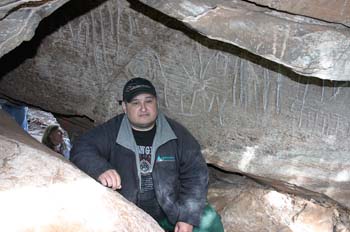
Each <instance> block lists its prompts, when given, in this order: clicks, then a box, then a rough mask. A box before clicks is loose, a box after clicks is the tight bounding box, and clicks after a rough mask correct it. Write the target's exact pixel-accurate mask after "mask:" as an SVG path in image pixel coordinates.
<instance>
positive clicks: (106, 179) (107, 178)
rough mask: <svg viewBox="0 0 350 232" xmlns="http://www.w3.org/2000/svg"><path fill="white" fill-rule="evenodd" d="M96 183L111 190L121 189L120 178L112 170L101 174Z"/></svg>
mask: <svg viewBox="0 0 350 232" xmlns="http://www.w3.org/2000/svg"><path fill="white" fill-rule="evenodd" d="M98 181H100V182H101V184H102V185H104V186H106V187H109V188H111V189H113V190H117V189H121V188H122V185H121V179H120V176H119V174H118V172H117V171H116V170H114V169H109V170H107V171H105V172H104V173H102V174H101V175H100V176H99V177H98Z"/></svg>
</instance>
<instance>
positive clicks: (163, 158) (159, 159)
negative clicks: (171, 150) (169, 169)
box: [157, 155, 175, 162]
mask: <svg viewBox="0 0 350 232" xmlns="http://www.w3.org/2000/svg"><path fill="white" fill-rule="evenodd" d="M162 161H175V157H174V156H166V155H159V156H158V157H157V162H162Z"/></svg>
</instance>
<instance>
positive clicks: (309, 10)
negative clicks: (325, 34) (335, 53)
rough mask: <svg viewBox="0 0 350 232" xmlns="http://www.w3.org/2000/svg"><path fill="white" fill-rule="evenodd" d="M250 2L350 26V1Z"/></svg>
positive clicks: (288, 0)
mask: <svg viewBox="0 0 350 232" xmlns="http://www.w3.org/2000/svg"><path fill="white" fill-rule="evenodd" d="M250 2H255V3H257V4H259V5H264V6H268V7H270V8H273V9H277V10H280V11H287V12H290V13H293V14H297V15H306V16H309V17H312V18H317V19H321V20H325V21H328V22H335V23H341V24H344V25H347V26H350V2H349V0H337V1H328V0H294V1H290V0H250Z"/></svg>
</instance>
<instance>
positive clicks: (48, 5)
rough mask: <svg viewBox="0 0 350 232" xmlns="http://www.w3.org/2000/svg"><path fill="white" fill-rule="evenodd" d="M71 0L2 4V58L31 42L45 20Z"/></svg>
mask: <svg viewBox="0 0 350 232" xmlns="http://www.w3.org/2000/svg"><path fill="white" fill-rule="evenodd" d="M68 1H69V0H50V1H46V0H35V1H29V0H19V1H16V0H5V1H2V2H1V4H0V29H1V30H0V31H1V32H0V57H2V56H3V55H5V54H6V53H8V52H9V51H11V50H13V49H14V48H16V47H17V46H18V45H20V44H21V43H22V42H23V41H28V40H30V39H31V38H32V37H33V36H34V33H35V29H36V28H37V27H38V25H39V23H40V21H41V20H43V18H45V17H47V16H48V15H50V14H51V13H52V12H54V11H55V10H57V9H58V8H59V7H61V6H62V5H64V4H65V3H66V2H68Z"/></svg>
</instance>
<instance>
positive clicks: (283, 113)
mask: <svg viewBox="0 0 350 232" xmlns="http://www.w3.org/2000/svg"><path fill="white" fill-rule="evenodd" d="M161 3H162V2H158V4H161ZM172 3H174V4H176V1H173V2H172ZM193 3H195V1H193ZM136 9H137V11H136ZM174 9H176V8H174ZM189 9H190V8H189ZM191 9H195V8H191ZM248 16H249V15H248ZM248 16H247V17H248ZM158 21H160V22H162V23H159V22H158ZM43 31H44V32H45V31H50V32H51V33H50V34H47V33H46V34H45V33H43ZM247 38H249V37H247ZM39 42H40V43H39ZM31 49H32V50H35V52H36V54H35V56H30V55H27V56H26V57H25V58H26V59H25V60H24V61H23V63H20V64H18V67H17V68H15V69H11V70H7V72H6V73H4V74H3V75H2V78H1V80H0V92H1V93H2V94H4V95H7V96H9V97H11V98H14V99H16V100H19V101H22V102H27V103H30V104H33V105H36V106H40V107H42V108H44V109H46V110H48V111H52V112H55V113H60V114H65V115H67V116H69V115H85V116H87V117H89V118H91V119H93V120H95V122H96V123H97V124H98V123H101V122H102V121H105V120H107V119H109V118H110V117H112V116H113V115H115V114H116V113H117V112H120V111H121V107H119V106H118V100H121V92H122V86H123V85H124V84H125V82H126V80H127V79H130V78H132V77H136V76H143V77H147V78H149V79H150V80H152V81H153V82H154V84H155V85H156V87H157V89H158V96H159V101H160V107H161V109H162V110H163V111H164V112H165V113H166V114H168V115H169V116H171V117H173V118H175V119H177V120H178V121H180V122H182V123H183V124H184V125H185V126H187V127H188V128H189V130H190V131H191V132H193V134H194V135H195V136H196V138H198V139H199V141H200V143H201V144H202V146H203V150H204V153H205V156H206V158H207V161H208V162H210V163H213V164H215V165H216V166H218V167H221V168H223V169H227V170H230V171H236V172H241V173H243V174H245V175H250V176H257V177H260V178H262V179H263V178H266V179H268V180H272V181H270V182H271V183H273V180H276V181H281V182H284V183H285V186H286V188H289V189H290V191H294V190H295V188H298V187H302V188H304V189H306V190H308V191H313V192H314V196H315V197H320V198H322V197H323V198H325V199H327V197H326V196H328V197H331V198H333V199H334V200H336V201H338V202H340V203H341V204H342V205H346V206H348V207H349V206H350V203H349V195H350V161H349V148H350V140H349V137H350V123H349V118H350V109H349V107H346V106H347V104H348V99H349V94H350V88H349V83H348V82H330V81H325V80H320V79H315V78H305V77H304V76H299V75H297V74H295V73H292V72H290V71H289V70H287V69H286V68H284V67H282V66H278V65H276V64H275V63H272V62H269V61H267V60H265V59H260V58H259V57H257V56H254V55H252V54H247V53H246V52H244V51H243V50H241V49H239V48H237V47H234V46H231V45H228V44H225V43H220V42H215V41H212V40H209V39H207V38H205V37H203V36H201V35H199V34H196V33H193V32H191V31H189V30H186V28H184V27H183V26H182V25H179V24H178V23H177V22H175V21H174V20H172V19H171V18H168V17H166V16H164V15H161V14H157V12H155V11H152V10H151V9H149V8H147V7H145V6H142V5H139V4H138V3H136V2H132V5H131V6H129V3H128V2H126V1H122V0H110V1H106V2H103V1H73V2H71V3H69V4H68V5H66V6H65V7H63V8H62V9H60V10H59V11H58V12H57V13H55V14H54V15H52V17H50V18H49V19H48V20H46V21H45V22H44V23H43V25H41V27H40V28H39V31H38V36H37V37H36V38H34V40H33V43H31V44H29V45H28V46H21V47H19V48H18V49H16V50H15V51H14V52H13V53H11V54H9V56H7V57H6V59H3V60H2V61H1V62H2V63H1V67H7V66H6V65H4V66H3V64H8V63H12V62H15V61H16V59H17V57H18V56H19V55H22V56H24V54H27V53H26V52H28V50H29V54H32V52H31V51H32V50H31ZM330 79H332V78H330ZM33 90H35V91H33ZM305 192H306V191H305ZM310 194H311V195H312V193H310Z"/></svg>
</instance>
